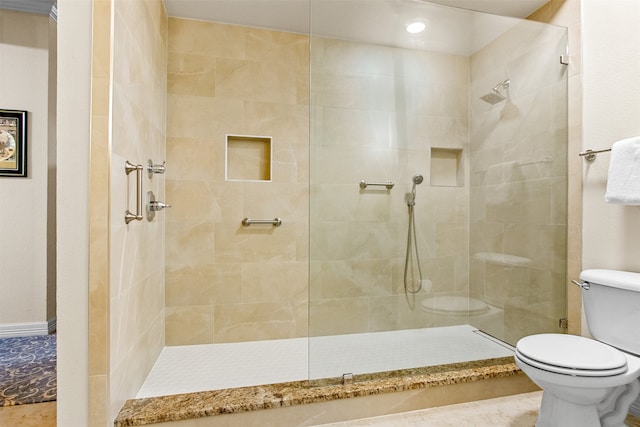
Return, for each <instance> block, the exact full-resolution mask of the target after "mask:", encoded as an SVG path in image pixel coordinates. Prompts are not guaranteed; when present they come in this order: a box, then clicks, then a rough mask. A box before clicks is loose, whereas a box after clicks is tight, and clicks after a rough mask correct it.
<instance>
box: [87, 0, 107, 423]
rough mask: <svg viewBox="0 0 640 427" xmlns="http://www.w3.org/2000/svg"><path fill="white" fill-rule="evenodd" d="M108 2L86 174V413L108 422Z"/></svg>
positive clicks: (97, 20) (97, 32)
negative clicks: (87, 356)
mask: <svg viewBox="0 0 640 427" xmlns="http://www.w3.org/2000/svg"><path fill="white" fill-rule="evenodd" d="M111 7H112V2H111V0H99V1H94V3H93V38H92V42H93V48H92V51H93V57H92V67H91V70H92V76H91V78H92V80H91V165H90V177H89V180H90V181H89V188H90V192H89V197H90V203H89V209H90V211H89V215H90V221H91V227H90V230H89V241H90V248H89V413H90V414H92V420H91V424H90V425H91V426H92V427H93V426H106V425H108V422H109V419H110V418H109V411H110V404H109V403H110V402H109V381H108V377H109V372H110V371H109V330H110V327H109V321H110V315H109V314H110V313H109V198H108V197H104V194H105V193H108V191H109V176H110V172H109V165H110V152H109V91H110V89H111V86H110V79H111V74H110V65H109V64H110V61H111V58H110V55H109V52H110V37H111V31H110V28H109V27H110V26H109V22H110V21H111Z"/></svg>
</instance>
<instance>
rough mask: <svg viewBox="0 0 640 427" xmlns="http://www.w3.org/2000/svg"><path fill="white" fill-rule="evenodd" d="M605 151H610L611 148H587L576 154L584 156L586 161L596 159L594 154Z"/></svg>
mask: <svg viewBox="0 0 640 427" xmlns="http://www.w3.org/2000/svg"><path fill="white" fill-rule="evenodd" d="M607 151H611V148H605V149H604V150H592V149H588V150H586V151H583V152H582V153H580V154H578V156H580V157H584V158H585V160H587V161H588V162H593V161H594V160H595V159H596V154H599V153H606V152H607Z"/></svg>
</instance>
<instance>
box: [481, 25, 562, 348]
mask: <svg viewBox="0 0 640 427" xmlns="http://www.w3.org/2000/svg"><path fill="white" fill-rule="evenodd" d="M566 49H567V32H566V29H565V28H561V27H555V26H550V25H545V24H540V23H536V22H532V21H523V22H521V23H519V24H518V25H516V26H514V27H513V28H512V29H511V30H509V31H507V32H505V33H504V34H502V35H501V36H499V37H497V38H495V39H494V40H493V41H492V42H491V43H489V44H487V45H486V46H484V47H483V48H482V49H480V50H478V51H476V52H475V53H474V54H473V55H471V57H470V70H471V74H470V76H471V99H470V103H469V105H470V117H471V130H472V132H471V144H470V147H471V151H470V157H471V161H470V164H471V171H470V172H471V188H470V200H471V218H470V220H471V225H470V232H471V235H470V242H471V243H470V291H471V297H472V298H476V299H479V300H482V301H484V302H486V303H487V304H489V305H491V306H493V307H498V308H499V309H500V310H502V312H503V322H502V324H496V323H493V324H476V325H475V326H477V327H479V328H481V329H483V330H484V331H485V332H486V333H488V334H491V335H493V336H495V337H497V338H499V339H501V340H503V341H505V342H507V343H510V344H512V345H515V343H516V342H517V340H518V339H520V338H521V337H523V336H526V335H531V334H534V333H541V332H563V330H562V329H559V327H558V324H559V320H560V319H561V318H563V317H565V316H566V289H565V283H566V257H567V251H566V246H567V242H566V235H567V66H566V65H563V64H561V63H560V55H561V54H563V53H565V52H566ZM505 80H508V81H509V83H508V87H507V88H503V87H501V88H500V89H499V91H500V92H501V93H502V94H503V95H504V96H506V98H505V100H504V101H502V102H499V103H497V104H495V105H491V104H490V103H487V102H485V101H483V100H482V99H481V97H482V96H483V95H484V94H486V93H487V92H490V91H491V89H492V88H493V87H494V86H495V85H496V84H498V83H499V82H503V81H505Z"/></svg>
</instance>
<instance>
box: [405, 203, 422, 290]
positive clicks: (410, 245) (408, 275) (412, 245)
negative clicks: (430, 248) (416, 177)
mask: <svg viewBox="0 0 640 427" xmlns="http://www.w3.org/2000/svg"><path fill="white" fill-rule="evenodd" d="M407 206H408V207H409V228H408V230H409V231H408V233H407V256H406V257H405V260H404V290H405V291H406V292H409V293H411V294H417V293H418V292H420V290H421V289H422V268H421V267H420V254H419V253H418V239H417V238H416V220H415V215H414V212H413V208H414V206H415V202H414V201H413V200H410V201H409V202H407ZM413 255H415V264H416V265H417V267H418V279H419V280H418V284H417V287H416V286H412V283H411V282H414V283H415V281H413V280H412V279H413V277H414V276H413V271H412V269H411V267H412V266H413V259H412V256H413Z"/></svg>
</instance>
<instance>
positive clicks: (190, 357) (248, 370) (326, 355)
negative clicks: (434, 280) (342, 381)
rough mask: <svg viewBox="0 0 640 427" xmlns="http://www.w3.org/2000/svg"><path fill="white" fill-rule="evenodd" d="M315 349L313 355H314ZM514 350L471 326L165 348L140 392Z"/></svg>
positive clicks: (438, 361)
mask: <svg viewBox="0 0 640 427" xmlns="http://www.w3.org/2000/svg"><path fill="white" fill-rule="evenodd" d="M310 352H311V354H312V355H313V357H312V358H311V360H309V353H310ZM507 356H513V349H512V348H511V347H509V346H507V345H506V344H504V343H501V342H499V341H497V340H494V339H493V338H491V337H488V336H486V335H484V334H482V333H481V332H479V331H478V330H477V329H476V328H474V327H472V326H469V325H461V326H448V327H442V328H426V329H408V330H401V331H392V332H375V333H364V334H349V335H334V336H327V337H314V338H310V339H309V338H294V339H285V340H270V341H252V342H244V343H228V344H206V345H190V346H175V347H165V348H164V349H163V350H162V352H161V353H160V356H159V357H158V359H157V360H156V363H155V365H154V366H153V368H152V370H151V372H150V373H149V376H148V377H147V379H146V381H145V382H144V384H143V385H142V388H141V389H140V391H139V392H138V395H137V397H138V398H143V397H154V396H164V395H170V394H178V393H191V392H197V391H206V390H220V389H225V388H235V387H245V386H252V385H260V384H274V383H281V382H288V381H300V380H306V379H309V378H311V379H318V378H329V377H340V376H342V375H343V374H345V373H352V374H356V375H357V374H362V373H371V372H381V371H392V370H397V369H408V368H415V367H420V366H434V365H442V364H447V363H458V362H467V361H472V360H482V359H490V358H496V357H507Z"/></svg>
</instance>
